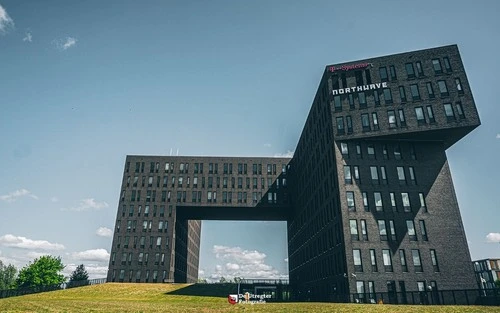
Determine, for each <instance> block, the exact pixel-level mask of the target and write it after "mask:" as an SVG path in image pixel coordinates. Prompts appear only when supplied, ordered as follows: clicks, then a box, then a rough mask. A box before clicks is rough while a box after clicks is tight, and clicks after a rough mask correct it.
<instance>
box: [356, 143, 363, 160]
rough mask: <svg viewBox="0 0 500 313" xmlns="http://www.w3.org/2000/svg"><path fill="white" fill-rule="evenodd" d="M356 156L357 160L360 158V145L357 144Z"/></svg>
mask: <svg viewBox="0 0 500 313" xmlns="http://www.w3.org/2000/svg"><path fill="white" fill-rule="evenodd" d="M356 155H357V156H358V158H360V159H361V158H362V155H361V145H360V144H359V143H357V144H356Z"/></svg>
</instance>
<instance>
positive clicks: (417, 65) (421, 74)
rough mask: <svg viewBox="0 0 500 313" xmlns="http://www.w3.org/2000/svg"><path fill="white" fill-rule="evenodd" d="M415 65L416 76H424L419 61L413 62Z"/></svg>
mask: <svg viewBox="0 0 500 313" xmlns="http://www.w3.org/2000/svg"><path fill="white" fill-rule="evenodd" d="M415 65H416V67H417V75H418V76H424V70H423V68H422V63H421V62H420V61H417V62H415Z"/></svg>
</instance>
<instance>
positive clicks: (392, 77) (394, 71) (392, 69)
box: [389, 65, 398, 80]
mask: <svg viewBox="0 0 500 313" xmlns="http://www.w3.org/2000/svg"><path fill="white" fill-rule="evenodd" d="M389 73H390V74H391V80H396V79H398V77H397V76H396V68H395V67H394V65H391V66H389Z"/></svg>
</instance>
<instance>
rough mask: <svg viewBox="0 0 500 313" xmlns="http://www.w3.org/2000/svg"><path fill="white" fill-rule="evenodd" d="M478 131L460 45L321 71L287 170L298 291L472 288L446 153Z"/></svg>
mask: <svg viewBox="0 0 500 313" xmlns="http://www.w3.org/2000/svg"><path fill="white" fill-rule="evenodd" d="M478 125H480V121H479V117H478V113H477V110H476V106H475V103H474V99H473V97H472V93H471V89H470V86H469V83H468V81H467V77H466V75H465V71H464V67H463V64H462V60H461V58H460V55H459V52H458V48H457V46H455V45H452V46H446V47H440V48H435V49H427V50H421V51H415V52H409V53H402V54H396V55H391V56H385V57H379V58H373V59H367V60H360V61H353V62H348V63H343V64H336V65H331V66H327V67H326V69H325V72H324V74H323V77H322V80H321V83H320V86H319V88H318V92H317V94H316V97H315V98H314V102H313V105H312V108H311V111H310V113H309V116H308V118H307V121H306V125H305V127H304V130H303V132H302V135H301V137H300V140H299V143H298V146H297V149H296V151H295V155H294V158H293V160H292V161H291V170H290V173H289V174H290V188H291V190H290V191H291V192H290V194H291V196H292V197H291V203H292V205H293V210H294V211H293V214H292V216H293V217H292V219H291V220H290V221H289V223H288V237H289V270H290V281H291V284H292V285H293V286H295V292H294V295H295V296H296V297H297V298H298V299H307V298H311V299H314V298H316V299H318V300H336V299H339V297H340V295H343V294H348V293H359V294H360V295H363V296H366V297H369V296H370V294H373V293H374V292H388V293H389V294H394V297H396V292H405V291H419V290H429V289H430V288H429V286H430V287H431V288H432V289H433V290H437V289H441V290H445V289H474V288H477V284H476V282H475V279H474V273H473V269H472V267H471V259H470V254H469V249H468V246H467V241H466V238H465V233H464V228H463V224H462V220H461V217H460V211H459V208H458V203H457V198H456V195H455V191H454V188H453V182H452V178H451V174H450V169H449V167H448V162H447V158H446V152H445V151H446V149H447V148H449V147H450V146H451V145H453V144H454V143H455V142H457V141H458V140H459V139H461V138H462V137H464V136H465V135H466V134H468V133H469V132H471V131H472V130H473V129H474V128H476V127H477V126H478Z"/></svg>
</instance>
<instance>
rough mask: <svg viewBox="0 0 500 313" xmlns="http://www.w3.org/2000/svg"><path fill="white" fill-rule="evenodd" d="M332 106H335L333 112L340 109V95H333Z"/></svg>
mask: <svg viewBox="0 0 500 313" xmlns="http://www.w3.org/2000/svg"><path fill="white" fill-rule="evenodd" d="M333 106H334V108H335V112H339V111H342V101H341V98H340V96H338V95H337V96H333Z"/></svg>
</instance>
